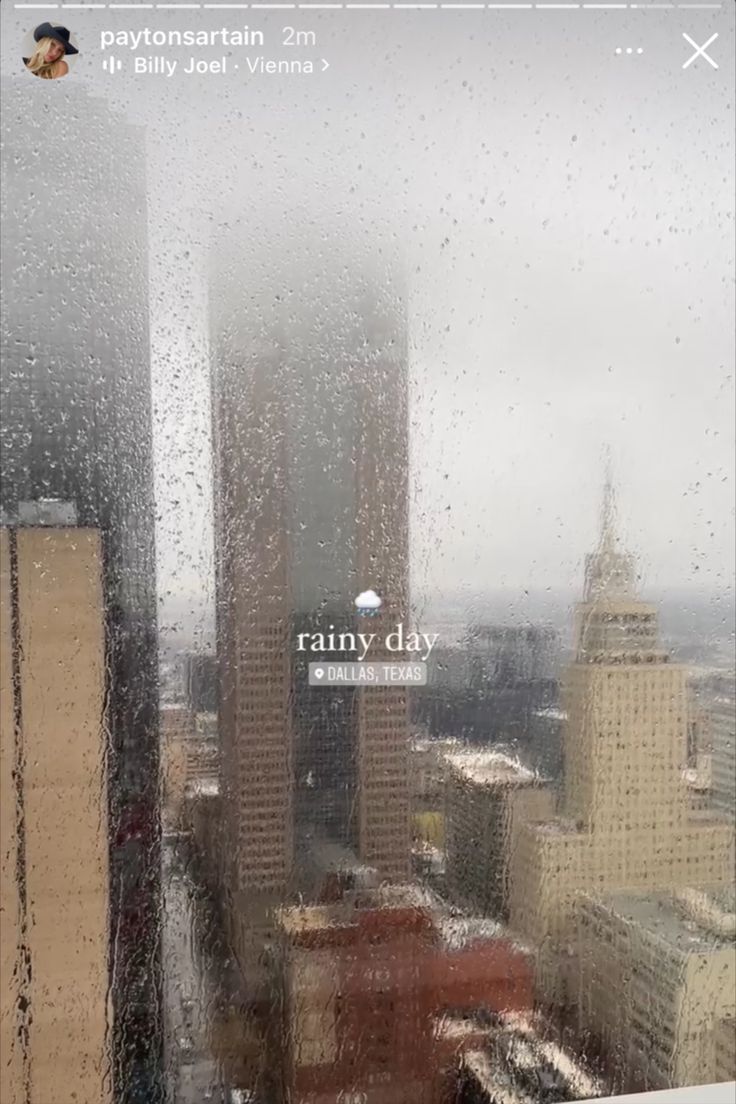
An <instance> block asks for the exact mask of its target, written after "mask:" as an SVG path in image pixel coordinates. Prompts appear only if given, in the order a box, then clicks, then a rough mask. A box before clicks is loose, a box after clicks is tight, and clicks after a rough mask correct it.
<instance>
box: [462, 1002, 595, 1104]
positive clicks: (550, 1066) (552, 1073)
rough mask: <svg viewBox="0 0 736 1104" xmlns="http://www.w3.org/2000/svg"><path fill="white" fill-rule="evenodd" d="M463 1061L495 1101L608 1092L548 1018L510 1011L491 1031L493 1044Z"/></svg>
mask: <svg viewBox="0 0 736 1104" xmlns="http://www.w3.org/2000/svg"><path fill="white" fill-rule="evenodd" d="M463 1064H464V1066H465V1068H466V1070H467V1071H468V1072H469V1073H470V1074H471V1075H472V1077H473V1079H474V1080H475V1082H476V1084H477V1086H478V1087H479V1088H480V1089H481V1090H482V1091H483V1092H484V1093H486V1094H487V1099H488V1101H489V1102H492V1104H531V1102H532V1101H537V1102H541V1104H559V1102H560V1101H571V1100H591V1099H595V1098H597V1097H601V1096H602V1095H603V1091H604V1089H603V1085H602V1083H601V1082H600V1080H599V1079H598V1078H597V1077H595V1076H594V1075H593V1074H592V1073H591V1072H590V1071H589V1070H588V1069H586V1068H585V1067H584V1066H583V1065H582V1064H581V1063H580V1061H579V1060H578V1059H577V1058H575V1057H574V1056H573V1055H572V1054H571V1053H569V1052H568V1051H567V1050H566V1049H565V1048H564V1047H562V1046H560V1044H559V1043H558V1042H556V1041H555V1040H554V1039H553V1038H552V1036H551V1033H550V1031H549V1028H548V1025H546V1024H545V1022H544V1021H543V1020H539V1019H536V1018H535V1017H533V1016H532V1015H529V1014H523V1013H522V1014H516V1013H512V1014H506V1015H503V1016H501V1017H500V1018H499V1021H498V1022H497V1023H496V1024H494V1025H493V1026H492V1027H491V1028H490V1029H489V1032H488V1047H487V1048H486V1047H484V1048H483V1049H477V1050H473V1051H468V1052H467V1053H466V1054H465V1056H464V1058H463Z"/></svg>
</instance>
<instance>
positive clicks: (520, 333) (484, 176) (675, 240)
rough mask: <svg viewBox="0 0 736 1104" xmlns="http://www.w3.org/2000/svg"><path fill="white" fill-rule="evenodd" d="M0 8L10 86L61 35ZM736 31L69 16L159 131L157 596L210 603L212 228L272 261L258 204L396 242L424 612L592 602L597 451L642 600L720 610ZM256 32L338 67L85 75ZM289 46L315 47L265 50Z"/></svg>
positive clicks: (640, 20)
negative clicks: (571, 598) (464, 597)
mask: <svg viewBox="0 0 736 1104" xmlns="http://www.w3.org/2000/svg"><path fill="white" fill-rule="evenodd" d="M3 7H4V12H3V21H4V24H5V34H4V46H3V51H4V53H3V64H4V67H5V72H6V73H7V72H9V71H10V70H11V69H12V68H13V67H14V66H16V55H17V54H19V53H20V52H21V51H20V50H17V49H16V48H15V42H16V41H17V40H18V38H19V37H20V31H21V29H27V28H28V27H30V26H31V25H32V24H33V23H34V22H35V21H40V19H41V18H52V19H54V20H56V21H59V22H61V13H60V12H57V13H55V14H51V13H49V14H48V15H42V14H41V13H38V12H28V11H25V12H22V11H13V10H12V9H8V8H7V6H5V5H4V6H3ZM733 11H734V9H733V5H731V4H728V5H724V6H723V8H722V9H720V10H714V11H710V10H709V11H685V10H672V11H656V12H653V11H641V10H635V11H623V12H621V11H609V12H597V11H585V10H582V9H579V10H575V11H540V10H530V11H526V10H525V11H517V12H505V11H483V12H474V11H462V12H461V11H432V12H428V11H424V12H421V11H420V12H401V11H383V12H371V13H369V12H357V11H352V12H347V11H334V12H320V13H316V12H305V11H300V12H289V13H285V12H275V13H274V12H260V11H250V12H247V13H246V12H232V11H229V12H196V13H195V12H186V11H175V12H153V11H146V12H141V13H136V12H115V13H110V12H107V11H97V12H91V11H88V12H83V13H81V12H78V11H72V10H69V11H65V12H64V13H63V14H64V20H65V21H66V22H67V23H68V25H69V26H70V28H71V29H72V31H73V32H74V33H75V34H76V37H77V40H78V42H79V45H80V49H81V53H80V57H79V59H78V61H77V64H76V67H75V68H74V70H73V72H72V74H71V75H70V77H69V78H66V79H67V80H69V81H70V82H71V81H75V82H80V83H81V82H83V83H84V84H85V86H87V87H88V88H89V89H90V90H91V91H93V92H94V93H95V94H99V95H104V96H106V97H108V99H109V101H110V103H111V105H115V106H118V107H119V108H120V109H121V110H122V111H124V112H125V113H126V114H127V116H128V117H129V118H130V119H131V120H132V121H135V122H138V123H140V124H142V125H145V126H146V129H147V137H148V151H149V161H148V173H149V195H150V223H151V236H150V242H151V295H152V299H151V302H152V327H153V328H152V342H153V374H154V398H155V406H156V440H157V504H158V514H159V533H158V546H159V572H160V583H161V590H162V593H163V594H164V595H167V594H172V595H179V596H182V595H187V596H188V595H190V594H191V595H193V596H196V595H198V594H199V593H200V592H201V591H203V590H204V592H205V593H206V594H207V595H209V597H211V559H212V547H211V516H210V515H211V495H210V479H211V469H210V463H209V448H210V423H209V404H208V395H207V333H206V299H207V272H206V253H207V248H208V241H209V238H210V235H211V232H212V228H213V226H214V225H221V224H222V223H223V221H224V222H228V221H230V222H232V224H233V225H235V224H237V225H238V229H237V233H238V234H239V235H242V234H243V233H244V232H245V231H244V228H247V226H248V223H249V222H250V221H251V220H252V222H253V225H254V228H255V230H254V233H256V234H257V239H256V240H255V241H254V249H263V247H264V242H263V240H262V230H261V229H259V226H260V223H261V222H262V212H263V208H264V206H269V207H273V205H274V204H276V205H277V204H278V203H279V201H280V198H281V197H283V201H284V204H285V205H287V203H289V204H290V203H291V202H292V201H293V198H294V196H295V195H297V196H300V197H301V198H302V199H303V203H304V209H305V211H306V210H309V209H311V208H312V207H320V208H329V207H330V206H334V207H339V208H340V210H342V211H349V212H352V213H353V215H354V226H355V234H356V240H366V239H368V238H370V236H371V235H372V234H373V232H374V231H373V227H374V225H375V223H376V222H378V224H379V227H378V231H379V234H380V233H386V232H394V233H396V234H398V237H399V242H400V247H401V251H402V253H403V255H404V263H405V270H406V292H407V296H408V318H409V341H410V358H411V359H410V374H411V380H412V405H411V419H412V492H413V507H412V508H413V517H412V558H413V573H414V586H415V591H416V593H417V595H419V596H422V595H426V594H427V593H428V592H429V591H431V590H435V589H439V590H442V591H452V590H454V589H456V588H460V587H464V588H466V589H468V588H469V589H470V590H486V589H488V590H495V589H497V588H508V590H509V593H510V594H513V593H515V592H518V591H519V590H520V589H521V590H523V589H533V590H544V589H545V588H547V587H551V588H553V589H558V590H559V589H566V588H570V589H572V590H577V589H579V587H580V585H581V559H582V556H583V554H584V553H585V552H586V551H587V550H588V549H589V548H590V546H591V544H592V543H593V541H594V538H595V528H596V521H597V511H598V503H599V497H600V487H601V481H602V469H603V463H602V452H603V448H604V446H605V445H606V444H607V445H609V446H610V448H611V451H612V455H613V462H614V468H615V471H616V473H617V476H618V480H619V485H620V507H621V515H622V518H623V521H624V524H625V528H626V531H627V534H628V536H629V539H630V543H631V545H632V547H633V548H634V550H635V551H636V552H637V554H638V555H639V556H640V558H641V562H642V565H643V567H644V570H645V574H646V578H647V580H648V582H649V583H650V585H652V586H656V587H657V588H658V589H661V588H668V587H669V588H674V589H679V588H681V587H687V586H688V585H691V584H693V583H698V584H699V585H700V586H701V587H702V588H703V589H704V590H715V591H725V590H726V589H730V587H731V575H732V563H733V513H732V510H733V498H734V488H733V422H732V406H733V360H734V351H733V344H732V329H733V198H732V192H733V173H732V164H733V147H732V139H731V136H732V132H733V92H734V74H733V67H732V61H731V58H732V57H733ZM246 16H247V20H246V19H245V18H244V17H246ZM246 21H247V22H248V24H249V25H250V26H251V28H255V27H257V28H260V29H263V30H264V32H265V34H266V36H267V45H266V47H263V48H259V49H250V50H246V51H242V53H243V54H244V55H245V54H247V55H249V56H256V55H258V54H263V55H264V56H267V57H274V58H279V57H292V56H301V57H311V58H313V59H315V60H316V59H319V58H322V57H324V58H326V59H327V60H328V61H329V63H330V67H329V69H328V70H327V71H326V72H324V73H320V74H319V75H314V76H312V77H307V76H302V77H298V76H294V75H292V76H261V77H250V76H247V75H246V74H244V73H242V72H239V74H237V75H228V76H225V77H216V76H213V75H209V76H207V77H195V76H192V77H189V78H184V77H179V78H171V79H170V80H168V81H167V80H165V79H164V78H161V77H151V76H140V75H139V76H133V75H132V73H130V72H129V70H130V67H131V55H130V53H129V52H128V53H126V51H125V50H123V49H120V50H116V51H115V53H116V55H117V56H119V57H120V58H122V60H123V62H124V70H123V72H121V73H118V74H116V75H115V76H114V77H113V76H110V75H109V74H107V73H103V71H102V69H101V55H100V54H99V51H98V49H97V44H98V41H99V32H100V30H101V29H113V30H115V29H139V28H140V27H142V26H145V25H148V26H150V27H152V28H153V27H155V28H162V29H166V28H175V27H176V28H186V27H195V26H200V27H201V26H209V27H213V28H214V27H220V26H223V25H227V26H230V27H232V28H235V27H239V26H242V25H243V23H244V22H246ZM286 24H292V25H293V26H295V27H297V28H302V29H312V30H314V31H315V33H316V36H317V45H316V47H313V48H309V49H305V50H296V51H288V50H286V49H284V48H279V46H278V42H279V38H280V28H281V27H283V26H285V25H286ZM716 31H717V32H718V34H719V38H718V39H717V40H716V41H715V43H714V44H713V46H712V48H711V52H712V54H713V57H714V58H715V59H716V60H717V62H718V64H719V68H718V69H717V70H716V69H713V68H712V67H711V66H710V65H708V64H707V63H706V62H704V61H703V60H702V59H700V60H698V61H696V62H695V63H694V64H692V65H691V66H689V67H688V68H687V69H686V70H683V68H682V65H683V63H684V61H685V60H686V59H687V57H688V54H689V53H691V52H692V50H691V49H690V48H689V47H688V45H687V43H686V41H685V40H684V39H683V32H687V33H689V34H690V35H691V37H693V38H694V39H695V40H696V41H697V42H704V41H705V40H706V39H707V38H709V37H710V35H712V34H713V33H715V32H716ZM617 46H620V47H622V48H624V49H625V48H626V47H629V46H630V47H632V48H642V49H643V51H644V52H643V53H642V54H640V55H638V54H632V55H626V54H625V53H623V54H616V52H615V50H616V47H617ZM190 52H191V51H188V50H181V51H175V50H174V51H172V50H166V49H165V50H160V49H159V50H156V49H154V48H152V49H151V50H149V51H148V53H149V54H150V55H152V56H153V55H159V56H168V57H170V58H173V57H177V58H179V59H180V64H182V65H183V64H184V60H185V58H186V57H187V56H188V54H189V53H190ZM194 52H195V53H197V55H198V56H202V57H204V56H206V57H219V56H221V55H222V53H223V52H224V51H222V50H218V49H212V50H201V51H194ZM239 53H241V51H237V50H235V51H233V52H232V56H231V58H230V61H231V62H235V61H237V60H240V62H241V70H242V68H243V65H242V58H241V59H238V57H237V55H238V54H239ZM16 67H17V66H16ZM22 79H26V78H25V75H23V78H22ZM27 79H29V80H32V79H33V78H30V77H28V78H27ZM58 83H59V84H60V83H61V82H58ZM111 141H114V135H111ZM243 278H244V283H246V282H247V271H244V276H243ZM336 309H339V304H336ZM195 602H199V598H198V597H195ZM165 608H166V607H165V606H164V609H165Z"/></svg>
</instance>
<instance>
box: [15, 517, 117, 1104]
mask: <svg viewBox="0 0 736 1104" xmlns="http://www.w3.org/2000/svg"><path fill="white" fill-rule="evenodd" d="M101 565H102V559H101V547H100V537H99V534H98V532H97V531H96V530H92V529H81V528H46V527H43V528H41V527H39V528H30V527H29V528H20V529H17V530H15V529H14V530H9V529H0V597H1V598H2V614H1V618H2V642H1V647H0V652H1V653H2V667H1V669H0V672H1V683H2V716H1V726H0V769H1V774H0V809H1V810H2V812H1V814H0V815H1V817H2V823H1V825H0V826H1V828H2V885H1V887H0V888H1V890H2V902H3V918H2V925H1V927H0V964H1V966H2V986H1V987H0V988H1V991H2V998H1V999H2V1006H1V1012H2V1021H1V1023H2V1029H1V1034H0V1053H2V1064H1V1065H0V1099H2V1100H3V1101H7V1102H8V1104H16V1102H17V1104H21V1102H23V1104H68V1102H69V1100H71V1099H72V1098H73V1099H74V1101H75V1104H101V1102H103V1104H104V1102H105V1101H108V1100H110V1098H111V1097H110V1070H109V1047H108V1042H109V1032H110V1028H111V1010H110V1008H109V1005H108V1001H107V993H108V967H107V963H108V839H107V791H106V781H105V779H106V771H105V751H106V733H105V721H104V708H105V700H104V671H105V655H104V623H103V597H102V585H101Z"/></svg>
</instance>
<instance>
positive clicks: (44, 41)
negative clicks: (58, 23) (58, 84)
mask: <svg viewBox="0 0 736 1104" xmlns="http://www.w3.org/2000/svg"><path fill="white" fill-rule="evenodd" d="M33 37H34V39H35V40H36V49H35V50H34V52H33V56H32V57H29V58H23V61H24V62H25V63H26V68H27V69H30V71H31V72H32V73H33V75H34V76H36V77H43V79H44V80H55V79H56V77H65V76H66V75H67V73H68V72H69V66H68V65H67V63H66V62H65V61H64V55H65V54H78V53H79V50H77V49H76V47H75V46H72V44H71V42H70V41H69V31H68V30H67V29H66V27H55V26H54V25H53V24H52V23H40V24H39V25H38V27H36V29H35V31H34V32H33Z"/></svg>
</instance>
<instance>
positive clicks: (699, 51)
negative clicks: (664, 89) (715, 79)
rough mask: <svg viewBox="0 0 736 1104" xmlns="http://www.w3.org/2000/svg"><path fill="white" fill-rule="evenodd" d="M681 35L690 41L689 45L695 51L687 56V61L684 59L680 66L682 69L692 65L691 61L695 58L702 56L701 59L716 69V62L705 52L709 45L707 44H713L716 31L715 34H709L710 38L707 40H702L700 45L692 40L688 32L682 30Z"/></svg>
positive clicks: (716, 34) (716, 36) (716, 35)
mask: <svg viewBox="0 0 736 1104" xmlns="http://www.w3.org/2000/svg"><path fill="white" fill-rule="evenodd" d="M682 37H683V38H684V39H685V40H686V41H687V42H689V43H690V45H691V46H692V48H693V50H694V51H695V53H694V54H692V55H691V56H690V57H689V58H688V59H687V61H686V62H685V63H684V65H683V67H682V68H683V69H687V68H688V66H690V65H692V63H693V62H694V61H695V60H696V59H697V58H700V57H702V59H703V61H707V62H708V64H709V65H712V66H713V68H714V69H717V68H718V63H717V62H715V61H714V60H713V58H712V57H711V56H710V54H707V53H706V50H707V49H708V47H709V46H712V45H713V43H714V42H715V40H716V39H717V38H718V32H717V31H716V33H715V34H713V35H711V36H710V38H709V39H708V41H707V42H704V43H703V45H702V46H698V44H697V42H694V41H693V39H692V38H691V37H690V35H689V34H685V32H684V31H683V33H682Z"/></svg>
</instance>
